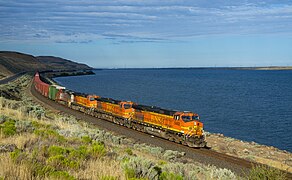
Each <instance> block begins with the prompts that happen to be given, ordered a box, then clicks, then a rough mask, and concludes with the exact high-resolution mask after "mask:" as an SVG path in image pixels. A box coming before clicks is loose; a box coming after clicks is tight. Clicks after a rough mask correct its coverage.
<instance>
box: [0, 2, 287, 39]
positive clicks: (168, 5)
mask: <svg viewBox="0 0 292 180" xmlns="http://www.w3.org/2000/svg"><path fill="white" fill-rule="evenodd" d="M291 17H292V3H291V2H290V1H286V2H285V3H283V1H282V4H281V3H279V1H273V0H266V1H251V0H250V1H244V2H238V1H231V2H230V1H224V0H217V1H196V2H190V1H186V0H160V1H156V0H155V1H154V0H147V1H146V0H112V1H106V0H84V1H77V0H67V1H64V0H63V1H61V0H42V1H38V0H10V1H4V0H0V35H1V40H0V41H7V40H31V41H41V40H43V41H52V42H62V43H64V42H68V43H72V42H73V43H89V42H93V41H96V40H99V39H102V38H104V39H111V40H115V41H117V42H120V43H122V42H130V43H134V42H147V41H149V42H158V41H166V40H170V41H171V40H175V39H179V38H186V39H187V38H189V37H193V36H202V35H210V34H212V35H214V34H215V35H216V34H219V35H220V34H246V33H247V34H261V33H291V29H292V20H291V19H292V18H291Z"/></svg>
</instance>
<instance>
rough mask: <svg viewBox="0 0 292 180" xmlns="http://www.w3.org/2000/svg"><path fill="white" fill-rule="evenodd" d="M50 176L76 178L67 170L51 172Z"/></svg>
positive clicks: (72, 179)
mask: <svg viewBox="0 0 292 180" xmlns="http://www.w3.org/2000/svg"><path fill="white" fill-rule="evenodd" d="M50 177H52V178H54V179H55V178H56V179H68V180H74V179H75V178H74V177H73V176H71V175H70V174H69V173H68V172H66V171H53V172H51V173H50Z"/></svg>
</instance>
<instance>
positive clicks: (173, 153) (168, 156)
mask: <svg viewBox="0 0 292 180" xmlns="http://www.w3.org/2000/svg"><path fill="white" fill-rule="evenodd" d="M184 155H185V152H178V151H172V150H166V151H165V152H164V154H163V158H165V159H167V160H175V159H177V158H180V157H182V156H184Z"/></svg>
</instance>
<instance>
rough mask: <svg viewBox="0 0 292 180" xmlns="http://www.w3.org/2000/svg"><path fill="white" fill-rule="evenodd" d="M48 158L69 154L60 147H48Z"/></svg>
mask: <svg viewBox="0 0 292 180" xmlns="http://www.w3.org/2000/svg"><path fill="white" fill-rule="evenodd" d="M48 153H49V156H56V155H65V154H66V153H69V152H68V151H67V150H66V149H65V148H62V147H60V146H50V147H49V149H48Z"/></svg>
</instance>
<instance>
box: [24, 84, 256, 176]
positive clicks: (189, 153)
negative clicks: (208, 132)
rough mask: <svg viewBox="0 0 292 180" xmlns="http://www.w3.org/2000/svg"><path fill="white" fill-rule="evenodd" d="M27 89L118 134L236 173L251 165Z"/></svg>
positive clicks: (41, 99)
mask: <svg viewBox="0 0 292 180" xmlns="http://www.w3.org/2000/svg"><path fill="white" fill-rule="evenodd" d="M29 90H30V92H29V93H31V95H32V96H33V97H34V98H35V99H36V100H37V101H39V102H41V103H42V104H44V105H45V106H46V107H49V108H50V109H54V110H58V111H62V112H65V113H68V114H71V115H74V116H75V117H77V118H79V119H83V120H84V121H87V122H90V123H93V124H95V125H97V126H99V127H102V128H104V129H106V130H109V131H113V132H117V133H118V134H122V135H125V136H126V137H129V138H132V139H135V140H138V141H140V142H143V143H148V144H152V145H154V146H160V147H163V148H165V149H171V150H176V151H183V152H186V157H187V158H190V159H194V160H196V161H198V162H201V163H204V164H213V165H215V166H217V167H220V168H227V169H231V170H233V171H234V172H236V173H238V174H242V172H243V171H247V169H249V168H250V167H251V163H250V162H248V161H246V160H243V159H239V158H235V157H232V156H228V155H225V154H220V153H217V152H214V151H210V150H206V149H205V150H203V149H193V148H189V147H187V146H183V145H179V144H177V143H174V142H170V141H168V140H165V139H162V138H157V137H151V136H150V135H148V134H145V133H142V132H138V131H135V130H132V129H128V128H126V127H124V126H117V125H115V124H113V123H111V122H109V121H104V120H100V119H98V118H95V117H92V116H89V115H86V114H84V113H81V112H78V111H75V110H72V109H70V108H68V107H65V106H63V105H61V104H58V103H55V102H53V101H51V100H49V99H47V98H45V97H43V96H42V95H41V94H39V93H38V92H37V91H36V90H35V88H34V87H33V85H31V86H30V89H29Z"/></svg>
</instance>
